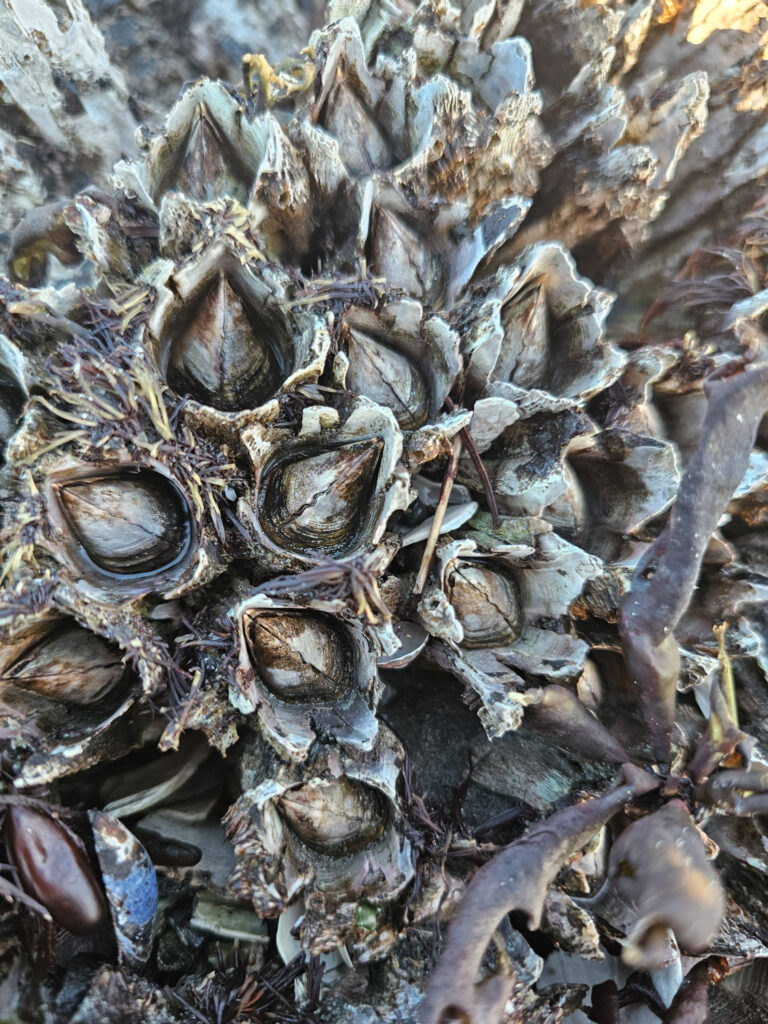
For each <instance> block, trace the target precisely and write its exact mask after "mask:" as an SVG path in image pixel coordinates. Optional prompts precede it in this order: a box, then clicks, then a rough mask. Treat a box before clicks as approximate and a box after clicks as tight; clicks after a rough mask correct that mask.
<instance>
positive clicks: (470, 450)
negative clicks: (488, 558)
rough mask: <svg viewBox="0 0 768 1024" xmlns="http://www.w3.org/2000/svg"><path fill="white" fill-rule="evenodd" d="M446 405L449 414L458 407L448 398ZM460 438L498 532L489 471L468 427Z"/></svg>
mask: <svg viewBox="0 0 768 1024" xmlns="http://www.w3.org/2000/svg"><path fill="white" fill-rule="evenodd" d="M445 405H446V408H447V409H448V412H453V410H454V409H455V408H456V405H455V404H454V402H453V401H452V400H451V399H450V398H446V400H445ZM459 437H460V438H461V440H462V442H463V443H464V447H465V448H466V449H467V454H468V455H469V457H470V459H472V465H473V466H474V467H475V471H476V472H477V475H478V476H479V477H480V483H481V484H482V485H483V491H484V492H485V500H486V501H487V502H488V511H489V512H490V513H491V521H492V522H493V528H494V529H495V530H496V529H498V528H499V525H500V524H501V517H500V516H499V506H498V504H497V502H496V495H495V494H494V493H493V484H492V483H491V478H490V477H489V476H488V470H487V469H486V468H485V464H484V462H483V460H482V458H481V457H480V452H479V451H478V450H477V448H476V447H475V442H474V441H473V440H472V435H471V434H470V432H469V431H468V430H467V428H466V427H462V428H461V430H460V431H459Z"/></svg>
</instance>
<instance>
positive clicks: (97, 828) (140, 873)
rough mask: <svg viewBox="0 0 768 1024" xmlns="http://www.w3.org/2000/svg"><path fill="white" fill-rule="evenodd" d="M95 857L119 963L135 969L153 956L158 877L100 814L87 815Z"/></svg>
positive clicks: (124, 833)
mask: <svg viewBox="0 0 768 1024" xmlns="http://www.w3.org/2000/svg"><path fill="white" fill-rule="evenodd" d="M88 817H89V818H90V821H91V828H92V830H93V842H94V847H95V849H96V857H97V859H98V861H99V867H100V868H101V876H102V879H103V881H104V888H105V890H106V893H107V900H108V902H109V909H110V913H111V915H112V923H113V925H114V929H115V938H116V939H117V948H118V954H119V957H120V960H121V962H122V963H125V964H126V965H127V966H129V967H132V968H134V969H136V968H139V967H142V966H143V965H144V964H145V963H146V962H147V960H148V959H149V957H150V955H151V953H152V945H153V943H154V938H155V923H156V921H155V915H156V913H157V898H158V897H157V877H156V875H155V868H154V865H153V864H152V861H151V860H150V858H149V854H148V853H147V851H146V850H145V849H144V847H143V846H142V845H141V843H140V842H139V841H138V839H137V838H136V837H135V836H134V835H133V834H132V833H131V832H129V831H128V829H127V828H126V827H125V826H124V825H123V824H122V822H120V821H118V820H117V818H113V817H112V816H111V815H110V814H105V813H104V812H103V811H89V812H88Z"/></svg>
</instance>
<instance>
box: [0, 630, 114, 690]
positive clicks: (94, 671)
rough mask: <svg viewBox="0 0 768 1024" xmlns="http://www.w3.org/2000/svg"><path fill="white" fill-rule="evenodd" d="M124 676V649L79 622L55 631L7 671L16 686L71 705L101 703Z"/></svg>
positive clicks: (24, 654)
mask: <svg viewBox="0 0 768 1024" xmlns="http://www.w3.org/2000/svg"><path fill="white" fill-rule="evenodd" d="M124 675H125V665H124V663H123V655H122V652H121V651H120V649H119V648H118V647H117V646H116V645H115V644H111V643H109V641H107V640H105V639H104V638H103V637H100V636H98V635H97V634H96V633H92V632H91V631H90V630H89V629H84V628H83V627H82V626H78V625H77V623H69V624H64V625H60V626H58V627H57V628H54V629H53V630H52V631H51V632H50V633H48V634H47V635H46V636H44V637H43V638H42V639H40V640H38V641H37V642H36V643H34V644H33V645H32V646H31V647H29V648H28V649H27V650H26V651H25V652H24V653H23V654H22V656H21V657H20V658H18V659H17V660H16V661H15V662H14V663H13V664H12V665H11V666H10V667H9V668H8V670H7V672H6V678H7V679H8V680H9V682H12V683H14V684H15V685H16V686H21V687H24V688H25V689H29V690H34V691H35V692H36V693H39V694H41V695H42V696H44V697H50V698H52V699H54V700H61V701H66V702H68V703H71V704H92V703H94V702H95V701H97V700H100V699H101V698H102V697H103V696H105V695H106V694H107V693H108V692H109V691H110V690H111V689H112V688H113V687H115V686H116V685H117V684H118V683H119V682H120V680H121V679H122V678H123V677H124Z"/></svg>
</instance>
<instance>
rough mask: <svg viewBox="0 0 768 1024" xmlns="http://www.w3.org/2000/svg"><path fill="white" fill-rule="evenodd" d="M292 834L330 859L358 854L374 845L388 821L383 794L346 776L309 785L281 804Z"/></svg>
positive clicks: (287, 794) (293, 791)
mask: <svg viewBox="0 0 768 1024" xmlns="http://www.w3.org/2000/svg"><path fill="white" fill-rule="evenodd" d="M279 808H280V813H281V815H282V817H283V819H284V820H285V821H286V822H287V824H288V825H289V826H290V828H291V831H292V832H294V833H295V835H296V836H298V838H299V839H300V840H301V841H302V842H303V843H304V844H305V845H306V846H308V847H309V848H310V849H312V850H315V851H316V852H317V853H324V854H326V855H327V856H329V857H342V856H344V855H345V854H348V853H357V852H358V851H359V850H362V849H364V848H365V847H366V846H369V845H370V844H371V843H373V842H375V841H376V840H377V839H378V838H379V837H380V836H381V834H382V832H383V831H384V828H385V826H386V822H387V816H386V811H385V808H384V802H383V799H382V797H381V796H380V794H379V793H378V792H377V791H376V790H375V789H372V788H371V787H370V786H366V785H365V784H364V783H362V782H358V781H357V780H356V779H350V778H348V777H347V776H346V775H345V776H342V777H341V778H340V779H336V780H334V781H333V782H331V783H330V784H329V785H327V786H318V785H312V784H311V783H308V784H307V785H305V786H301V787H299V788H298V789H292V790H289V791H288V792H287V793H285V794H284V795H283V796H282V797H281V798H280V801H279Z"/></svg>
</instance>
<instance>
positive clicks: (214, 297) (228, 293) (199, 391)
mask: <svg viewBox="0 0 768 1024" xmlns="http://www.w3.org/2000/svg"><path fill="white" fill-rule="evenodd" d="M277 333H279V332H276V331H274V330H270V327H269V324H268V322H267V321H266V320H264V321H263V322H262V318H259V317H258V316H257V314H256V313H255V311H254V310H252V309H251V308H250V307H249V305H248V304H247V303H246V302H245V301H244V300H243V299H242V298H241V296H240V295H239V294H238V292H237V291H236V290H235V288H234V287H233V286H232V284H231V283H230V281H229V280H228V279H227V276H226V274H224V273H223V272H220V273H219V274H218V276H217V278H216V279H215V281H214V282H213V283H212V284H211V285H209V287H208V288H207V289H206V290H205V292H204V294H203V296H202V298H201V299H199V300H198V301H197V302H196V303H195V304H194V305H193V307H192V310H191V314H190V316H189V317H188V318H187V319H186V322H185V323H184V325H183V327H182V329H181V331H180V332H179V333H178V335H177V336H176V337H175V338H174V340H173V342H172V343H171V345H170V349H169V354H168V362H167V366H166V376H167V379H168V383H169V384H170V385H171V387H172V388H173V389H174V390H175V391H177V392H178V393H179V394H182V395H184V394H189V395H191V396H192V397H193V398H195V399H197V400H198V401H200V402H203V403H204V404H205V405H211V406H213V407H214V408H215V409H220V410H222V411H225V412H231V411H237V410H239V409H247V408H250V407H253V406H257V405H260V404H261V403H262V402H264V401H266V400H267V399H269V398H272V397H273V396H274V395H275V393H276V392H277V391H278V389H279V387H280V385H281V383H282V381H283V377H284V375H285V365H284V363H285V360H284V358H283V353H282V351H281V349H280V346H279V345H278V344H276V343H275V341H274V337H273V336H276V334H277Z"/></svg>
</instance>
